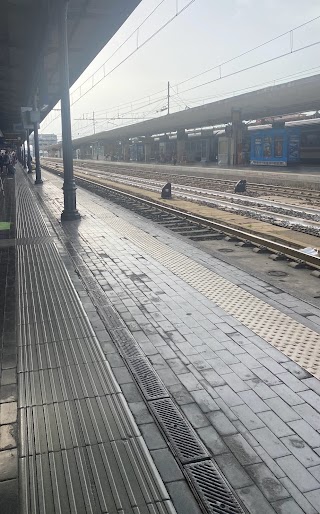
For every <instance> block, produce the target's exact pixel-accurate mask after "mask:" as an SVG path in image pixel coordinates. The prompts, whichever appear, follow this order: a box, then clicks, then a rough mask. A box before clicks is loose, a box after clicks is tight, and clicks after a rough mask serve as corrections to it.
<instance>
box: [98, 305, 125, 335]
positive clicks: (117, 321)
mask: <svg viewBox="0 0 320 514" xmlns="http://www.w3.org/2000/svg"><path fill="white" fill-rule="evenodd" d="M98 312H99V314H100V317H101V318H102V319H103V321H104V323H105V325H106V326H107V328H108V329H109V330H114V329H117V328H122V327H123V326H124V325H123V321H122V320H121V318H120V316H119V314H117V312H116V311H115V310H114V309H113V307H111V306H108V305H104V306H103V307H100V306H98Z"/></svg>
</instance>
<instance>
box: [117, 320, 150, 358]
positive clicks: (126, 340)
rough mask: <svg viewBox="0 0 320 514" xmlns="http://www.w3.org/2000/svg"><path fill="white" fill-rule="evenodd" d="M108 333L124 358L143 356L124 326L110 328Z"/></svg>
mask: <svg viewBox="0 0 320 514" xmlns="http://www.w3.org/2000/svg"><path fill="white" fill-rule="evenodd" d="M110 335H111V338H112V340H113V342H114V343H115V344H116V346H117V347H118V348H119V350H120V353H121V354H122V355H123V356H124V357H125V359H127V360H130V359H133V358H137V357H140V356H141V357H144V353H143V352H142V350H141V349H140V348H139V346H138V345H137V343H136V341H135V340H134V339H133V337H132V336H131V334H130V332H129V331H128V330H127V329H126V328H117V329H115V330H110Z"/></svg>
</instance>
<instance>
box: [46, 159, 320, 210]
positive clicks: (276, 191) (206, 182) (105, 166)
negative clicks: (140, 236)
mask: <svg viewBox="0 0 320 514" xmlns="http://www.w3.org/2000/svg"><path fill="white" fill-rule="evenodd" d="M46 162H51V163H54V164H58V163H59V162H61V160H60V159H46ZM76 162H77V163H78V167H85V166H86V167H90V168H91V169H95V170H97V171H101V172H105V171H106V172H111V173H113V174H118V175H120V176H121V175H130V176H131V177H132V176H135V177H141V178H145V179H153V180H154V179H155V178H156V179H157V180H161V181H162V182H172V184H175V185H178V184H179V185H185V186H191V187H199V188H201V189H210V190H214V191H216V192H217V191H222V192H226V193H233V192H234V186H235V181H234V180H228V179H221V178H208V177H198V176H194V175H181V174H175V173H174V172H173V173H168V172H166V171H163V172H162V171H161V172H159V171H154V170H152V169H150V170H147V169H145V168H143V167H141V168H139V167H136V166H135V167H130V165H129V164H128V166H121V168H120V167H118V166H114V165H112V163H110V162H108V163H106V162H101V161H97V162H96V161H93V160H92V161H75V163H74V164H75V165H76ZM244 173H245V172H244ZM243 196H244V197H260V196H281V197H286V198H292V199H296V200H302V201H304V202H305V203H307V204H309V205H311V206H319V207H320V191H316V190H312V189H306V188H293V187H286V186H282V185H275V184H257V183H254V182H248V183H247V192H246V194H244V195H243Z"/></svg>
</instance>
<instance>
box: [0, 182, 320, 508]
mask: <svg viewBox="0 0 320 514" xmlns="http://www.w3.org/2000/svg"><path fill="white" fill-rule="evenodd" d="M44 178H45V182H44V185H43V186H41V188H40V189H36V191H37V192H38V193H39V195H40V196H39V200H40V198H41V199H42V200H41V208H43V209H44V211H45V214H46V216H47V222H46V224H47V226H50V223H52V226H53V229H54V230H53V231H52V230H51V229H50V231H51V232H50V231H49V232H50V234H51V236H50V237H52V238H53V239H52V240H53V241H54V243H55V245H56V247H57V248H58V250H59V255H60V258H61V259H62V261H63V262H64V264H65V266H66V269H67V270H68V273H69V276H70V277H71V280H72V282H73V285H74V287H75V288H76V290H77V292H78V296H79V298H80V299H81V301H82V305H83V307H84V309H85V311H86V313H87V316H88V319H89V320H90V323H91V327H92V328H93V330H94V332H95V337H96V339H97V340H98V341H99V342H100V346H101V348H102V350H103V352H104V355H105V356H106V360H107V361H108V364H109V365H110V368H111V369H112V372H113V374H114V377H115V379H116V382H117V384H119V386H120V388H121V391H122V394H123V396H124V398H125V399H126V401H127V402H128V405H129V408H130V411H131V413H132V415H133V417H134V419H135V423H136V424H137V426H138V427H139V430H140V432H141V434H142V438H143V440H144V441H145V443H146V445H147V447H148V450H149V452H150V455H151V457H152V461H153V463H155V466H156V468H157V470H158V472H159V473H160V476H161V479H162V481H163V483H164V485H165V488H166V490H167V491H168V493H169V496H170V498H171V499H172V501H173V504H174V506H175V508H176V510H177V512H181V513H183V514H185V513H188V512H190V513H197V512H200V511H199V508H198V506H197V503H196V501H195V499H194V496H193V495H192V493H191V490H190V489H189V487H188V485H187V482H186V481H185V479H184V476H185V475H187V476H188V479H189V480H192V477H194V475H195V466H194V465H193V464H191V465H189V464H187V463H186V462H187V461H186V460H185V461H184V462H183V458H185V459H186V457H185V455H186V453H187V452H189V451H190V446H189V447H188V444H185V445H184V447H181V446H179V444H180V443H179V441H177V437H175V434H173V432H172V430H171V432H170V430H169V432H168V427H166V425H165V423H164V420H163V417H164V415H163V414H161V416H162V417H161V416H160V414H159V412H160V407H159V405H160V403H159V402H166V403H165V406H166V409H167V411H168V412H169V409H178V411H175V412H178V414H177V415H179V416H181V423H182V424H183V423H185V425H181V426H190V434H194V435H192V437H193V440H192V441H193V444H194V448H196V447H197V448H199V449H200V450H201V451H203V452H206V455H207V456H206V457H205V458H206V459H208V460H206V461H205V462H207V463H209V462H210V463H214V464H216V465H217V467H218V468H219V469H220V470H221V472H222V473H223V474H224V476H225V477H226V479H227V481H228V483H229V485H230V487H231V488H232V489H233V491H235V493H236V495H237V498H238V499H239V500H240V503H242V504H243V505H244V506H245V509H247V511H248V512H250V513H252V514H255V513H258V512H259V513H263V514H264V513H266V514H269V513H275V512H276V513H280V514H285V513H290V514H295V513H297V514H298V513H301V512H302V513H308V514H317V513H318V512H319V505H320V382H319V380H318V379H317V378H315V376H314V375H315V374H317V372H318V371H317V370H318V364H319V363H317V362H313V361H315V360H316V359H317V354H316V353H314V348H316V347H317V345H318V343H319V340H320V336H319V333H320V315H319V314H320V313H319V311H318V309H317V308H316V307H314V306H311V305H309V304H307V303H306V302H303V301H301V300H299V299H297V298H295V297H293V296H291V295H288V294H276V292H274V290H270V285H269V284H267V283H266V282H262V281H261V280H258V279H256V278H255V277H252V276H250V275H248V274H246V273H244V272H242V271H240V270H238V269H237V268H235V267H233V266H230V265H228V264H226V263H224V262H222V261H219V260H218V259H215V258H213V257H211V256H209V255H208V254H206V253H204V252H202V251H201V250H198V249H197V248H195V247H193V246H191V245H189V244H188V243H187V242H185V241H181V240H180V239H177V238H175V237H174V235H172V234H170V233H169V232H168V231H167V230H165V229H161V228H159V226H157V225H154V224H153V223H151V222H150V221H146V220H144V219H142V218H140V217H139V216H137V215H133V214H132V213H130V212H129V211H126V210H124V209H122V208H121V207H117V206H115V205H112V204H110V203H108V202H106V201H105V200H104V199H102V198H100V197H97V196H95V195H93V194H91V193H88V192H86V191H84V190H82V189H78V208H79V210H80V212H81V214H82V219H81V221H80V222H72V223H67V224H64V225H63V227H61V225H60V224H59V223H58V221H57V220H58V219H59V217H60V213H61V210H62V192H61V187H62V181H61V180H60V179H59V178H58V177H55V176H53V175H50V174H49V173H44ZM31 187H32V188H34V186H33V185H32V186H31ZM306 312H308V313H309V314H310V313H312V314H313V316H312V319H310V318H309V319H306V318H305V317H304V314H305V313H306ZM123 333H125V335H126V338H127V339H125V338H124V339H122V340H123V341H129V343H130V344H129V345H128V346H127V347H125V345H124V344H125V343H123V346H122V347H121V344H122V343H121V334H123ZM307 341H311V346H310V344H309V345H308V344H306V343H307ZM280 350H281V351H280ZM132 351H134V358H133V356H132ZM135 356H139V359H140V361H139V362H140V364H141V363H143V365H144V366H149V367H148V368H147V373H146V372H145V371H144V372H143V373H142V375H141V374H139V372H138V368H137V367H135V362H136V357H135ZM297 362H300V363H302V364H303V365H304V367H305V368H306V367H308V369H309V371H311V372H312V374H311V373H309V372H308V371H306V369H304V368H303V367H301V366H300V365H299V364H297ZM310 362H311V364H312V366H314V367H312V366H311V365H310ZM304 363H305V364H304ZM145 369H146V368H144V370H145ZM144 376H147V377H150V380H151V379H152V380H153V382H152V383H153V384H154V388H150V383H148V381H147V383H146V381H144V380H143V377H144ZM159 388H160V389H161V394H158V392H159V390H160V389H159ZM157 394H158V396H157ZM160 397H161V399H159V398H160ZM154 398H156V399H154ZM157 398H158V399H157ZM179 419H180V418H179ZM186 423H187V424H186ZM159 426H160V427H161V431H160V430H159ZM168 434H169V435H168ZM190 434H189V433H188V434H187V435H186V442H188V441H189V440H191V439H188V437H191V436H190ZM170 438H171V439H170ZM168 441H169V442H170V445H168ZM197 445H198V446H197ZM60 446H61V445H60ZM171 450H172V451H171ZM200 450H197V451H200ZM47 451H48V453H49V454H50V449H48V450H47ZM179 452H180V453H179ZM183 452H185V453H183ZM181 455H182V457H181ZM199 462H200V461H198V463H197V465H199ZM192 466H193V468H192ZM205 472H206V471H204V470H203V471H202V473H203V474H205ZM7 482H8V484H9V480H8V481H7ZM194 483H195V482H194ZM197 484H198V486H199V488H200V493H201V487H202V485H201V480H200V482H198V483H197ZM0 487H1V486H0ZM203 490H204V489H203V488H202V493H203ZM198 492H199V491H198ZM206 500H207V501H209V500H208V497H207V498H206ZM128 512H129V511H128ZM130 512H131V511H130ZM137 512H138V511H137ZM141 512H142V511H141ZM143 512H144V511H143ZM150 512H151V511H150Z"/></svg>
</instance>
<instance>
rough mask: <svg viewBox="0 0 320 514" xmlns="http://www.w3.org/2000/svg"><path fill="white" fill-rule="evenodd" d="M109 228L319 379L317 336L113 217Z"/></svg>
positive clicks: (319, 352)
mask: <svg viewBox="0 0 320 514" xmlns="http://www.w3.org/2000/svg"><path fill="white" fill-rule="evenodd" d="M112 229H114V230H116V231H117V232H118V233H122V234H123V235H124V236H125V237H126V238H128V239H129V240H131V241H132V242H133V243H134V244H135V245H136V246H137V247H139V248H141V249H142V250H143V251H145V252H146V253H147V254H148V255H150V256H152V257H153V258H155V259H156V260H157V261H158V262H159V263H161V264H163V265H164V266H165V267H166V268H168V269H169V270H170V271H172V272H173V273H175V274H176V275H177V276H179V277H180V278H181V279H183V280H184V281H185V282H186V283H187V284H189V285H190V286H192V287H194V288H195V289H196V290H197V291H199V292H200V293H202V294H203V295H204V296H205V297H206V298H208V299H209V300H212V301H213V302H215V303H216V304H217V305H218V306H219V307H221V308H222V309H223V310H224V311H225V312H226V313H228V314H230V315H231V316H234V318H236V319H237V320H239V321H240V322H241V323H243V325H245V326H246V327H248V328H249V329H250V330H252V332H254V333H255V334H257V335H258V336H260V337H262V338H263V339H264V340H265V341H267V342H268V343H270V344H271V345H272V346H274V347H275V348H277V349H278V350H280V351H281V352H283V353H284V354H285V355H287V356H288V357H290V358H291V359H292V360H293V361H295V362H296V363H297V364H299V365H300V366H302V367H303V368H304V369H306V370H307V371H309V372H310V373H311V374H313V375H314V376H316V377H317V378H320V335H319V334H318V333H317V332H315V331H313V330H311V329H309V328H308V327H306V326H304V325H302V324H301V323H299V322H297V321H295V320H294V319H292V318H291V317H290V316H288V315H286V314H284V313H282V312H280V311H278V310H277V309H275V308H274V307H272V306H271V305H269V304H268V303H266V302H264V301H263V300H260V299H259V298H256V297H255V296H254V295H252V294H251V293H248V292H247V291H245V290H244V289H242V288H240V287H239V286H237V285H235V284H233V283H232V282H229V281H228V280H226V279H225V278H222V277H221V276H220V275H218V274H217V273H214V272H213V271H211V270H209V269H208V268H206V267H205V266H202V265H201V264H199V263H197V262H195V261H194V260H193V259H191V258H189V257H187V256H185V255H183V254H181V253H179V252H176V251H175V250H173V249H171V248H170V247H168V246H167V245H165V244H163V243H161V242H159V241H156V240H155V239H154V238H153V237H152V236H150V235H148V234H146V233H145V232H143V231H142V230H140V229H138V228H136V227H134V226H132V225H131V224H130V223H128V222H126V221H124V220H120V219H119V218H116V219H114V220H113V221H112Z"/></svg>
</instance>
